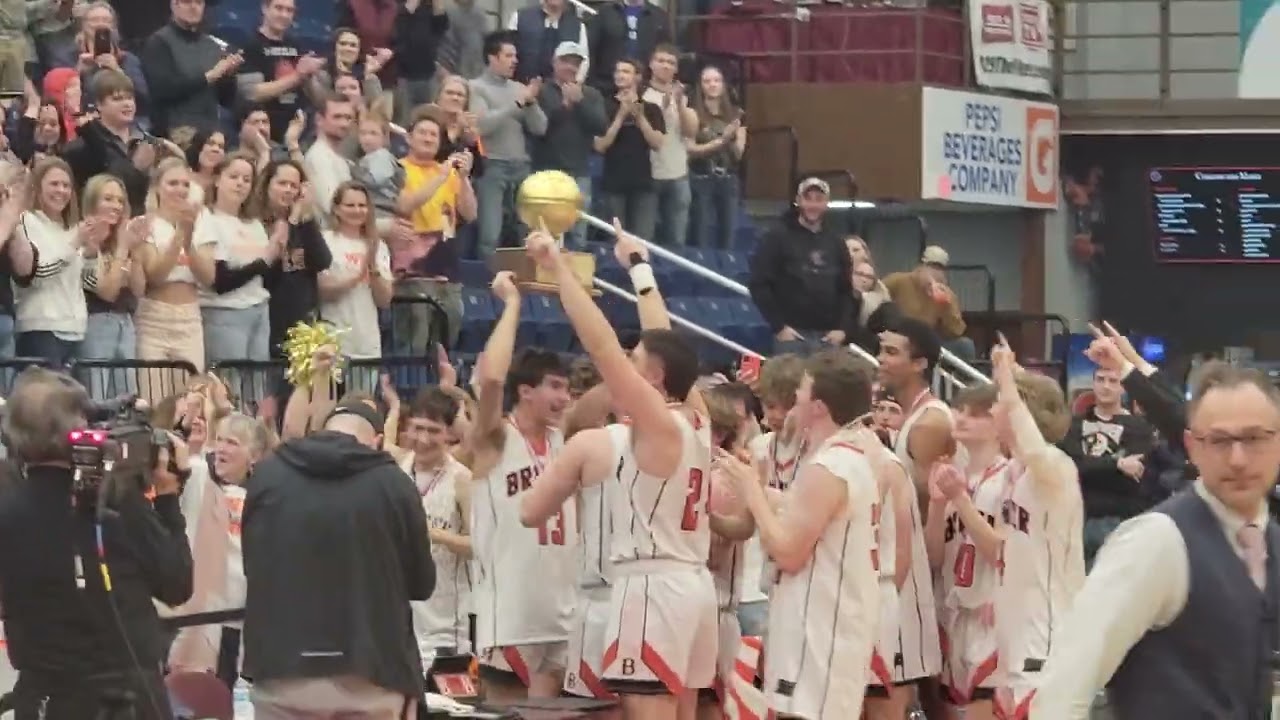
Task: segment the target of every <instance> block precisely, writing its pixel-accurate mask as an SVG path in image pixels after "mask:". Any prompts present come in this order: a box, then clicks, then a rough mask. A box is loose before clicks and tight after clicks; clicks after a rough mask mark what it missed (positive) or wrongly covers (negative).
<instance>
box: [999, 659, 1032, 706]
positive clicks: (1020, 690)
mask: <svg viewBox="0 0 1280 720" xmlns="http://www.w3.org/2000/svg"><path fill="white" fill-rule="evenodd" d="M1043 664H1044V660H1040V659H1024V660H1019V661H1018V662H1016V663H1010V666H1009V667H1007V668H1002V672H1001V675H1002V676H1003V677H1002V680H1001V682H1000V687H998V688H996V702H995V715H996V717H997V718H998V719H999V720H1027V715H1028V714H1029V713H1030V712H1031V700H1032V698H1034V697H1035V695H1036V688H1037V687H1038V686H1039V684H1040V668H1041V666H1042V665H1043Z"/></svg>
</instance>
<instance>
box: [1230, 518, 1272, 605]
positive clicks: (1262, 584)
mask: <svg viewBox="0 0 1280 720" xmlns="http://www.w3.org/2000/svg"><path fill="white" fill-rule="evenodd" d="M1236 541H1237V542H1239V543H1240V547H1241V548H1242V549H1243V550H1244V564H1245V566H1247V567H1248V568H1249V577H1251V578H1253V582H1254V584H1255V585H1257V586H1258V589H1259V590H1262V589H1264V588H1266V586H1267V545H1266V542H1265V541H1264V538H1263V534H1262V528H1260V527H1258V526H1257V525H1252V524H1250V525H1245V526H1244V527H1242V528H1240V531H1239V532H1237V533H1236Z"/></svg>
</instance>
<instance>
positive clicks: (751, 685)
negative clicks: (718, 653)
mask: <svg viewBox="0 0 1280 720" xmlns="http://www.w3.org/2000/svg"><path fill="white" fill-rule="evenodd" d="M762 650H763V644H762V642H761V640H760V638H758V637H744V638H742V644H741V645H739V646H738V658H737V662H735V663H734V673H733V676H732V677H731V678H730V679H731V685H730V687H727V688H725V692H724V694H723V696H722V697H723V698H724V702H723V704H722V710H723V711H724V716H725V718H727V719H728V720H773V717H774V715H773V712H772V711H770V710H769V701H768V699H767V698H765V695H764V692H762V691H761V690H760V689H759V688H757V687H756V686H755V679H756V672H757V670H759V668H760V658H761V651H762Z"/></svg>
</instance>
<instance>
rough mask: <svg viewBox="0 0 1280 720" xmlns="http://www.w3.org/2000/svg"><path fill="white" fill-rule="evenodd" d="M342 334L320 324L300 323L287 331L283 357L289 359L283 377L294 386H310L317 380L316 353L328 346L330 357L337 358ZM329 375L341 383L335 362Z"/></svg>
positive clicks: (322, 323) (323, 323)
mask: <svg viewBox="0 0 1280 720" xmlns="http://www.w3.org/2000/svg"><path fill="white" fill-rule="evenodd" d="M345 332H346V330H340V329H338V328H335V327H334V326H332V325H330V324H328V323H325V322H319V321H317V322H314V323H302V322H300V323H298V324H297V325H294V326H293V327H291V328H289V332H288V333H287V334H286V335H285V340H284V345H283V348H284V352H285V357H286V358H288V359H289V369H288V370H286V371H285V377H286V378H287V379H288V380H289V382H290V383H292V384H293V385H294V386H295V387H301V388H306V387H310V386H311V383H312V382H313V381H315V380H316V377H315V374H316V368H315V366H314V363H315V356H316V351H318V350H319V349H320V348H323V347H330V348H332V351H333V354H334V355H337V353H338V339H339V338H340V337H341V336H342V334H343V333H345ZM335 360H336V358H335ZM329 372H330V375H331V377H332V378H333V381H334V382H335V383H340V382H342V366H341V365H340V364H339V363H338V362H334V363H333V366H332V368H331V369H330V371H329Z"/></svg>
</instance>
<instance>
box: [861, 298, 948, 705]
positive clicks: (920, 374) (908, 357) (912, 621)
mask: <svg viewBox="0 0 1280 720" xmlns="http://www.w3.org/2000/svg"><path fill="white" fill-rule="evenodd" d="M941 352H942V348H941V344H940V341H939V340H938V336H937V335H936V334H935V333H934V332H933V330H932V329H931V328H930V327H929V326H928V325H925V324H924V323H922V322H920V321H919V320H915V319H912V318H901V319H899V320H897V321H896V322H894V323H892V324H890V325H889V327H888V328H887V329H886V330H885V332H883V333H881V334H880V355H879V360H880V370H879V377H880V384H881V385H882V386H884V388H885V389H886V390H888V391H889V392H892V393H893V396H894V397H895V398H897V400H898V402H900V403H902V404H903V406H904V411H903V412H904V415H905V417H904V419H903V421H902V426H901V428H900V429H899V430H898V433H897V436H896V438H895V442H894V448H893V451H894V454H896V455H897V456H898V459H899V460H901V461H902V465H903V467H904V468H906V470H907V473H908V474H909V475H910V476H911V481H912V484H913V485H914V486H915V489H916V494H917V497H918V498H919V502H918V503H913V504H912V506H911V574H910V577H909V578H907V581H906V583H905V584H903V586H902V591H901V592H900V593H899V602H898V610H899V613H898V638H899V642H898V649H897V652H896V653H894V655H893V667H892V668H891V671H892V675H893V681H894V683H895V685H894V686H893V687H891V688H888V689H887V691H888V695H889V699H890V701H891V703H892V704H891V708H892V712H893V715H892V716H893V717H894V718H899V717H903V716H904V715H905V714H906V708H907V705H908V704H909V703H910V701H911V692H910V687H908V686H910V685H917V684H924V685H926V686H925V687H922V688H920V701H921V702H922V703H923V704H925V711H926V714H932V715H933V716H938V717H941V716H942V714H943V713H944V712H945V710H944V709H943V708H942V703H941V697H940V695H941V693H940V692H938V691H937V688H935V687H933V685H932V683H922V681H925V680H926V679H927V678H931V677H933V676H935V675H937V674H938V673H939V672H941V670H942V651H941V649H940V647H939V640H938V621H937V615H936V612H935V610H934V606H935V601H934V595H933V573H932V572H931V571H930V566H929V557H928V552H927V551H926V549H925V543H924V523H923V521H922V519H921V512H922V509H923V508H924V507H926V505H927V503H928V498H929V486H928V481H929V471H930V468H932V467H933V464H934V463H935V462H937V461H938V460H939V459H940V458H942V457H944V456H947V455H950V454H951V453H952V452H953V451H952V448H953V447H954V440H953V439H952V437H951V410H950V408H948V407H947V406H946V404H945V403H943V402H942V401H941V400H938V399H937V398H935V397H933V395H932V393H930V392H929V383H930V381H931V380H932V379H933V369H934V367H935V366H936V365H937V364H938V356H939V355H940V354H941Z"/></svg>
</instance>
